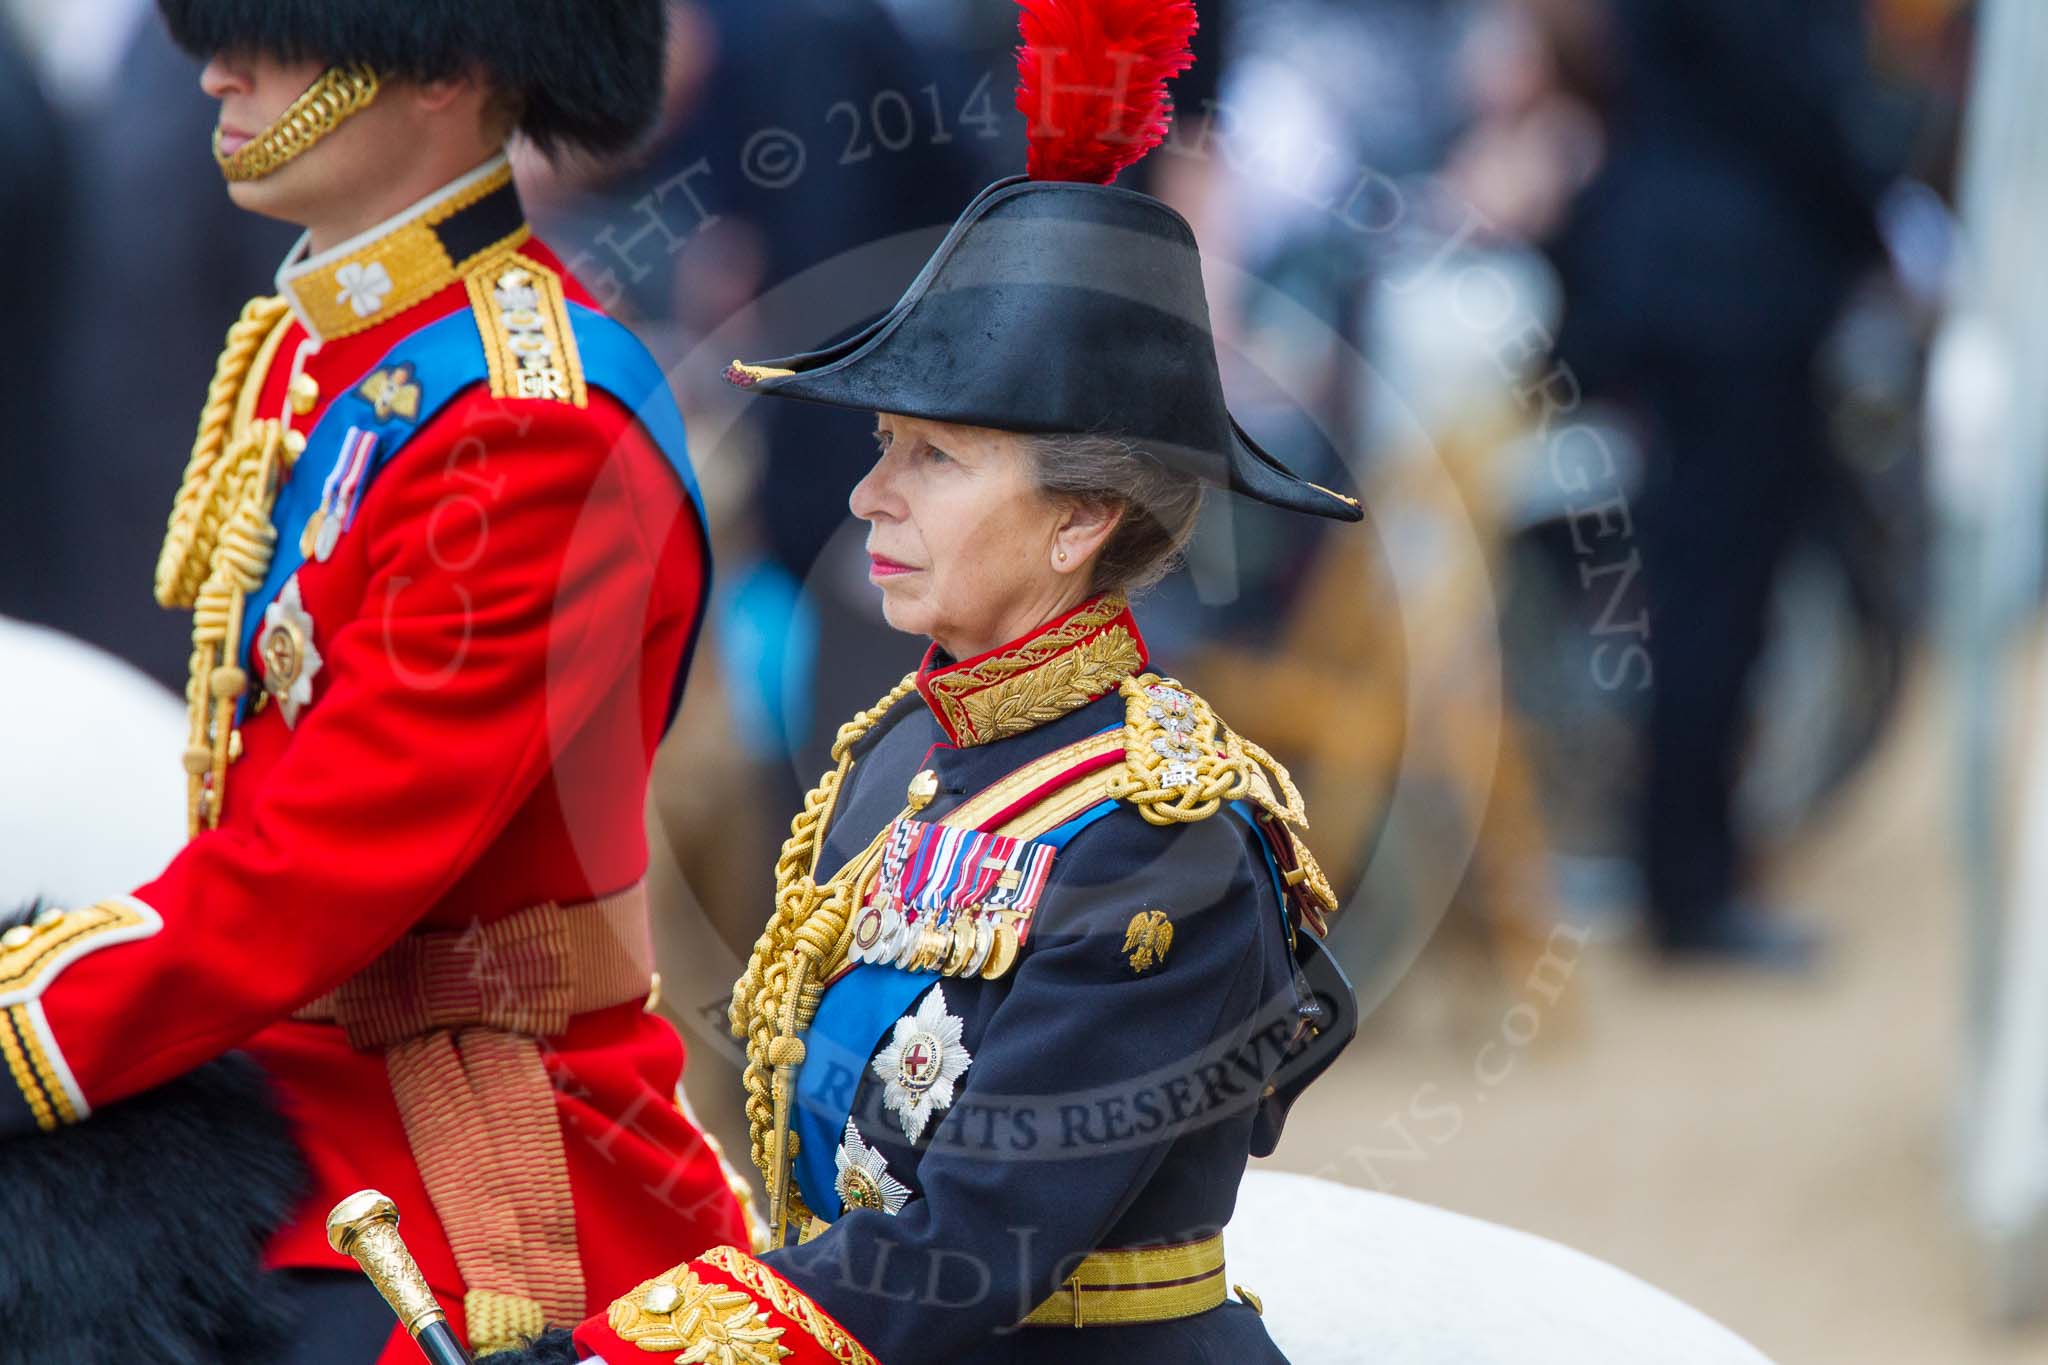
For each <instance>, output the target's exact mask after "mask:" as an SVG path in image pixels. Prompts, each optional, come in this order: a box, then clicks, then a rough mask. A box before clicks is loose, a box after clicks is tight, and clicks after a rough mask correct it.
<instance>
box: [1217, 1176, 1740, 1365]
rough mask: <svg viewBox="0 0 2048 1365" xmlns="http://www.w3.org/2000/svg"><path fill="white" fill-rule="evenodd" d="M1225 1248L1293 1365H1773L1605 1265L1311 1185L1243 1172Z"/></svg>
mask: <svg viewBox="0 0 2048 1365" xmlns="http://www.w3.org/2000/svg"><path fill="white" fill-rule="evenodd" d="M1225 1244H1226V1246H1227V1247H1228V1254H1229V1258H1230V1260H1229V1268H1228V1274H1229V1277H1230V1279H1231V1281H1232V1282H1233V1283H1235V1284H1241V1285H1243V1286H1244V1287H1245V1288H1246V1289H1248V1290H1250V1291H1251V1292H1252V1293H1254V1294H1256V1295H1258V1297H1259V1299H1260V1300H1261V1302H1262V1304H1263V1307H1264V1311H1265V1320H1266V1330H1267V1331H1268V1332H1270V1333H1272V1336H1273V1340H1274V1341H1275V1342H1276V1343H1277V1344H1278V1345H1279V1347H1280V1349H1281V1350H1282V1351H1284V1352H1286V1353H1287V1358H1288V1359H1289V1360H1292V1361H1293V1362H1294V1365H1645V1363H1646V1362H1650V1361H1654V1362H1656V1365H1770V1361H1769V1360H1768V1359H1767V1358H1766V1357H1765V1356H1764V1355H1763V1354H1762V1353H1760V1352H1759V1351H1758V1350H1757V1349H1756V1348H1755V1347H1753V1346H1751V1345H1749V1344H1748V1343H1747V1342H1745V1341H1743V1340H1742V1339H1741V1338H1740V1337H1738V1336H1736V1335H1735V1334H1734V1333H1733V1332H1730V1331H1729V1330H1728V1329H1727V1328H1725V1327H1723V1326H1721V1325H1720V1324H1719V1323H1716V1322H1715V1321H1713V1320H1712V1319H1711V1318H1708V1317H1707V1316H1706V1315H1705V1314H1703V1313H1700V1312H1698V1311H1696V1310H1694V1309H1692V1308H1688V1307H1687V1306H1686V1305H1685V1304H1683V1303H1680V1302H1679V1301H1678V1300H1677V1299H1674V1298H1672V1297H1671V1296H1670V1295H1669V1294H1666V1293H1664V1292H1663V1291H1662V1290H1659V1289H1653V1288H1651V1287H1650V1286H1649V1285H1647V1284H1644V1283H1643V1282H1642V1281H1641V1280H1638V1279H1636V1278H1635V1277H1634V1276H1632V1275H1629V1274H1626V1273H1625V1272H1623V1271H1620V1270H1617V1269H1615V1268H1614V1267H1613V1266H1611V1265H1608V1264H1606V1263H1605V1262H1604V1261H1596V1260H1594V1259H1593V1258H1592V1257H1591V1256H1587V1255H1584V1254H1582V1253H1580V1252H1577V1251H1573V1250H1572V1249H1571V1248H1570V1247H1566V1246H1560V1245H1559V1244H1557V1243H1556V1242H1551V1241H1546V1240H1544V1239H1543V1238H1541V1237H1533V1236H1531V1235H1530V1234H1528V1233H1526V1232H1517V1231H1515V1230H1514V1229H1512V1228H1504V1227H1500V1226H1498V1225H1496V1224H1493V1223H1485V1222H1481V1221H1480V1220H1479V1219H1477V1218H1467V1217H1465V1216H1464V1215H1462V1214H1456V1213H1447V1212H1445V1211H1444V1210H1443V1209H1435V1208H1431V1207H1429V1206H1428V1205H1426V1204H1417V1203H1413V1202H1411V1201H1409V1200H1406V1199H1397V1198H1395V1197H1393V1196H1392V1195H1385V1194H1375V1193H1373V1192H1371V1191H1369V1190H1361V1189H1355V1188H1353V1187H1351V1186H1349V1185H1339V1184H1336V1183H1334V1182H1332V1181H1328V1180H1318V1179H1316V1178H1315V1177H1313V1176H1306V1175H1286V1174H1281V1173H1277V1172H1272V1171H1252V1172H1250V1173H1248V1174H1247V1175H1246V1176H1245V1180H1244V1187H1243V1188H1242V1189H1241V1190H1240V1191H1239V1193H1238V1200H1237V1214H1236V1216H1235V1217H1234V1218H1233V1219H1232V1220H1231V1223H1230V1229H1229V1231H1228V1233H1227V1234H1226V1235H1225Z"/></svg>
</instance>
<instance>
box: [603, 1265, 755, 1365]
mask: <svg viewBox="0 0 2048 1365" xmlns="http://www.w3.org/2000/svg"><path fill="white" fill-rule="evenodd" d="M605 1321H606V1323H607V1324H608V1325H609V1326H610V1327H611V1329H612V1331H613V1332H615V1333H616V1334H617V1335H618V1337H619V1339H620V1340H621V1341H626V1342H630V1343H631V1344H633V1345H635V1346H637V1347H639V1348H640V1349H641V1350H643V1351H660V1352H663V1353H667V1352H669V1351H680V1352H682V1354H681V1355H678V1356H677V1357H676V1361H677V1365H698V1362H713V1365H775V1362H776V1361H778V1360H781V1359H782V1358H783V1357H784V1356H787V1355H789V1354H791V1352H790V1349H789V1348H788V1347H787V1346H784V1345H783V1344H782V1342H781V1338H782V1334H783V1333H784V1332H785V1331H786V1330H787V1329H786V1328H782V1327H775V1326H771V1325H770V1324H769V1322H768V1315H767V1314H766V1313H764V1312H763V1311H762V1310H761V1305H760V1304H758V1303H756V1302H755V1301H754V1300H753V1299H752V1298H750V1297H749V1296H748V1295H747V1294H746V1293H744V1292H743V1291H741V1290H737V1289H728V1288H726V1287H725V1286H723V1285H717V1284H706V1283H705V1282H704V1281H703V1280H701V1279H699V1278H698V1277H697V1273H696V1272H695V1271H693V1270H691V1269H690V1267H689V1266H688V1265H679V1266H677V1267H675V1268H674V1269H673V1270H668V1271H664V1272H663V1273H661V1274H659V1275H657V1276H655V1277H654V1278H653V1279H651V1280H647V1281H644V1282H642V1283H641V1284H640V1285H639V1286H638V1287H637V1288H635V1289H634V1290H633V1291H632V1292H631V1293H629V1294H627V1295H626V1296H625V1297H623V1298H620V1299H617V1300H615V1301H614V1302H613V1303H612V1307H611V1312H610V1314H609V1315H608V1316H607V1317H606V1319H605Z"/></svg>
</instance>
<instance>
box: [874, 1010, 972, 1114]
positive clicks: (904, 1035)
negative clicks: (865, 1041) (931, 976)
mask: <svg viewBox="0 0 2048 1365" xmlns="http://www.w3.org/2000/svg"><path fill="white" fill-rule="evenodd" d="M965 1027H966V1024H965V1022H964V1021H963V1020H961V1019H960V1018H959V1017H958V1016H957V1015H954V1014H951V1013H949V1012H948V1011H947V1009H946V993H945V990H944V988H943V987H940V986H937V985H934V986H933V987H932V988H931V990H930V991H928V992H927V993H926V994H925V997H924V999H923V1000H921V1001H919V1002H918V1006H917V1012H916V1013H915V1014H912V1015H907V1016H905V1017H904V1018H901V1019H898V1020H897V1021H896V1031H895V1033H894V1034H893V1036H891V1037H890V1039H889V1041H888V1043H887V1044H886V1045H885V1046H884V1047H883V1048H882V1050H881V1051H880V1052H879V1053H877V1054H876V1055H875V1060H874V1062H873V1063H872V1064H871V1069H872V1070H873V1072H874V1074H875V1079H876V1080H878V1081H880V1082H881V1083H882V1100H883V1103H884V1104H886V1105H887V1106H888V1108H889V1111H890V1112H891V1113H893V1114H895V1115H896V1121H897V1123H899V1124H901V1125H902V1127H903V1134H904V1136H905V1137H907V1138H909V1139H910V1140H911V1141H912V1142H915V1141H917V1140H918V1138H919V1137H920V1136H922V1135H923V1133H924V1130H925V1125H926V1124H928V1123H930V1122H931V1117H932V1115H933V1114H935V1113H937V1112H938V1111H939V1110H941V1109H945V1108H947V1107H949V1106H950V1105H951V1104H952V1103H953V1085H954V1083H955V1082H956V1081H958V1080H959V1079H960V1078H961V1076H963V1075H965V1074H966V1072H967V1068H968V1067H970V1066H972V1065H973V1064H974V1058H973V1057H972V1056H970V1055H969V1054H968V1051H967V1049H966V1048H965V1047H964V1046H962V1045H961V1042H960V1038H961V1032H962V1030H963V1029H964V1028H965Z"/></svg>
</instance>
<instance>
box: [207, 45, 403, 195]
mask: <svg viewBox="0 0 2048 1365" xmlns="http://www.w3.org/2000/svg"><path fill="white" fill-rule="evenodd" d="M376 98H377V73H376V72H374V71H372V70H371V69H370V68H369V67H367V66H362V65H360V64H359V65H356V66H346V67H344V66H330V67H328V68H327V70H325V71H323V72H321V73H320V78H319V79H318V80H316V81H314V82H313V83H312V84H311V85H309V86H307V87H306V91H305V93H304V94H302V95H300V96H299V97H298V98H297V99H295V100H293V101H292V103H291V107H290V108H288V109H286V110H285V111H284V112H283V113H282V114H279V115H278V116H277V118H276V119H275V120H273V121H272V122H271V124H270V126H269V127H268V128H265V129H264V130H263V131H262V132H260V133H258V134H256V135H255V136H254V137H252V138H250V139H249V140H248V141H247V142H245V143H243V144H242V145H241V146H240V147H237V148H236V149H235V150H234V151H233V152H231V153H226V154H223V153H222V152H221V149H220V129H219V128H218V127H215V128H214V130H213V159H214V161H215V162H217V163H218V164H219V166H220V173H221V174H222V175H223V176H225V177H227V178H228V179H229V180H230V181H242V180H261V179H262V178H263V177H264V176H266V175H269V174H270V173H271V172H273V171H275V170H276V169H278V167H280V166H283V165H284V164H285V163H287V162H289V161H292V160H294V159H295V158H297V157H299V156H301V155H303V154H304V153H306V152H307V151H309V150H311V148H312V147H313V146H314V144H316V143H317V142H319V141H320V139H321V138H324V137H326V136H327V135H328V134H329V133H331V132H333V131H334V130H335V129H336V128H339V127H340V126H341V125H342V124H343V123H344V122H346V121H347V120H348V119H349V118H350V117H352V116H353V115H355V114H359V113H361V112H362V111H363V110H364V109H366V108H368V107H369V104H370V101H371V100H374V99H376Z"/></svg>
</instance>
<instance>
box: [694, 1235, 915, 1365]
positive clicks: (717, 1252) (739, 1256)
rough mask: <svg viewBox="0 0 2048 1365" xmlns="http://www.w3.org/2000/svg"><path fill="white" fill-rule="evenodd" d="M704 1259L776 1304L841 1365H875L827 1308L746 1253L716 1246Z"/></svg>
mask: <svg viewBox="0 0 2048 1365" xmlns="http://www.w3.org/2000/svg"><path fill="white" fill-rule="evenodd" d="M703 1260H704V1263H705V1264H706V1265H712V1266H717V1267H718V1268H719V1269H720V1270H723V1271H724V1272H725V1273H726V1274H728V1275H730V1276H732V1277H733V1278H734V1279H735V1280H738V1281H739V1282H740V1283H741V1284H743V1285H745V1286H746V1287H747V1288H748V1289H750V1290H752V1291H753V1293H754V1295H755V1296H756V1297H757V1298H762V1299H766V1300H767V1301H768V1302H769V1303H771V1304H773V1305H774V1306H775V1311H776V1312H778V1313H780V1314H782V1315H783V1316H784V1317H786V1318H788V1319H790V1320H791V1321H793V1322H795V1323H796V1325H797V1326H798V1327H799V1328H800V1329H802V1331H803V1333H804V1335H806V1336H808V1337H809V1338H810V1339H811V1340H812V1341H815V1342H817V1343H818V1345H820V1346H822V1347H823V1348H824V1349H825V1352H826V1354H828V1355H830V1356H831V1357H832V1358H833V1359H834V1360H837V1361H840V1362H842V1365H875V1358H874V1357H873V1356H871V1355H869V1354H868V1352H867V1348H866V1347H864V1346H862V1345H861V1344H860V1343H859V1342H858V1341H856V1340H855V1339H854V1336H853V1333H851V1332H849V1331H847V1330H846V1329H845V1328H844V1327H841V1326H840V1325H839V1324H838V1323H836V1322H834V1321H833V1320H832V1319H831V1317H830V1316H828V1315H827V1314H826V1312H825V1310H824V1309H822V1308H820V1307H818V1305H817V1304H815V1303H813V1302H811V1299H810V1296H809V1295H808V1294H805V1293H804V1292H803V1291H802V1290H801V1289H798V1288H797V1287H796V1286H795V1285H793V1284H791V1283H790V1282H789V1281H787V1280H785V1279H783V1278H782V1277H781V1276H779V1275H777V1274H776V1273H775V1272H774V1271H772V1270H770V1269H769V1268H768V1267H767V1266H765V1265H762V1264H761V1263H760V1262H759V1261H757V1260H755V1259H754V1258H753V1257H752V1256H749V1255H747V1253H746V1252H744V1251H740V1250H737V1249H735V1248H733V1247H713V1248H711V1250H709V1251H707V1252H705V1253H704V1256H703ZM778 1330H779V1329H778Z"/></svg>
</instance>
